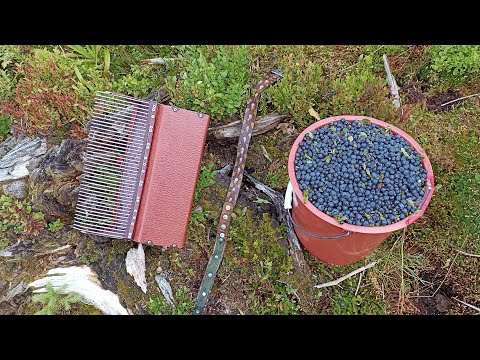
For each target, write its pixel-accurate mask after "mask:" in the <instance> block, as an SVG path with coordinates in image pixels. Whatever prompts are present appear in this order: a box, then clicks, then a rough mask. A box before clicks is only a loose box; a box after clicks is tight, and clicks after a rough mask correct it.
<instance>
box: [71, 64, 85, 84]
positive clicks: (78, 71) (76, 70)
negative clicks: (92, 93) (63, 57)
mask: <svg viewBox="0 0 480 360" xmlns="http://www.w3.org/2000/svg"><path fill="white" fill-rule="evenodd" d="M73 71H75V75H77V77H78V80H80V81H83V76H82V74H81V73H80V70H78V68H77V67H76V66H74V67H73Z"/></svg>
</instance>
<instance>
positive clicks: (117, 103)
mask: <svg viewBox="0 0 480 360" xmlns="http://www.w3.org/2000/svg"><path fill="white" fill-rule="evenodd" d="M155 108H156V102H154V101H145V100H141V99H136V98H133V97H130V96H127V95H123V94H116V93H112V92H108V91H99V92H97V94H96V99H95V105H94V109H93V114H94V118H93V119H92V121H91V126H90V130H89V136H88V142H87V150H86V152H85V161H84V173H83V176H82V180H81V185H80V190H79V194H78V201H77V207H76V212H75V219H74V223H73V227H74V228H75V229H78V230H80V231H82V232H85V233H90V234H95V235H103V236H108V237H112V238H130V237H131V232H132V226H133V225H134V221H135V219H136V216H135V215H134V214H135V213H136V208H135V206H138V205H135V206H134V204H135V203H137V204H138V201H139V189H140V188H141V185H142V184H140V183H139V182H140V181H142V180H141V178H142V177H143V174H144V173H145V166H146V160H147V158H148V150H149V148H148V149H147V147H146V143H147V138H148V136H149V130H150V132H151V128H152V126H153V119H154V112H155ZM150 136H151V135H150ZM142 183H143V181H142Z"/></svg>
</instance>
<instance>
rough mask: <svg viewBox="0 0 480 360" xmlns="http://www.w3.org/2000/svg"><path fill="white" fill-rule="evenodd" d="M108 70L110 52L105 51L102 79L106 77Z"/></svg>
mask: <svg viewBox="0 0 480 360" xmlns="http://www.w3.org/2000/svg"><path fill="white" fill-rule="evenodd" d="M109 70H110V51H109V50H108V49H105V50H104V51H103V77H106V76H107V74H108V71H109Z"/></svg>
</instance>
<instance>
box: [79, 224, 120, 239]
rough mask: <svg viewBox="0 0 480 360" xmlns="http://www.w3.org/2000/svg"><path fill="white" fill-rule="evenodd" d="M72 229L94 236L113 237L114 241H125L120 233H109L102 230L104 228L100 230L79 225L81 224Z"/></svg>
mask: <svg viewBox="0 0 480 360" xmlns="http://www.w3.org/2000/svg"><path fill="white" fill-rule="evenodd" d="M72 227H73V228H74V229H77V230H80V231H81V232H85V233H89V234H92V235H101V236H108V237H111V238H114V239H123V238H124V237H123V236H122V235H121V234H120V233H118V232H114V231H108V230H105V229H102V228H100V229H99V228H92V227H90V226H83V225H79V224H74V225H73V226H72Z"/></svg>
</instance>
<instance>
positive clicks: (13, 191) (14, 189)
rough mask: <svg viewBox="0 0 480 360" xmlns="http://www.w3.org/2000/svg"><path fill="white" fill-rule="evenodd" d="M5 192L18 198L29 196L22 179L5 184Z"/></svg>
mask: <svg viewBox="0 0 480 360" xmlns="http://www.w3.org/2000/svg"><path fill="white" fill-rule="evenodd" d="M3 193H4V194H5V195H7V196H13V197H14V198H17V199H25V198H26V197H27V186H26V185H25V183H24V182H23V181H22V180H15V181H12V182H10V183H8V184H6V185H3Z"/></svg>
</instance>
